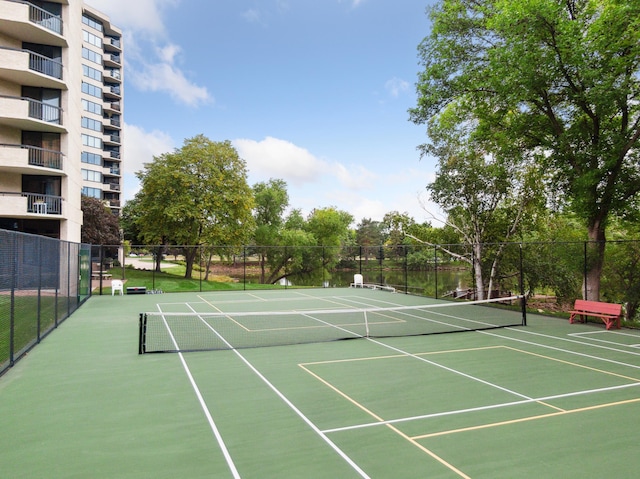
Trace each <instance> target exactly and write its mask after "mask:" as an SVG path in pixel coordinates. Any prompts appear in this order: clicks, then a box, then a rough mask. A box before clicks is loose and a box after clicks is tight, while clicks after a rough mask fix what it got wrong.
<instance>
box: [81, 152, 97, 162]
mask: <svg viewBox="0 0 640 479" xmlns="http://www.w3.org/2000/svg"><path fill="white" fill-rule="evenodd" d="M81 158H82V162H83V163H88V164H90V165H102V156H100V155H98V154H96V153H90V152H88V151H83V152H82V156H81Z"/></svg>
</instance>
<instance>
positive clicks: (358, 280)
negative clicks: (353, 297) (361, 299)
mask: <svg viewBox="0 0 640 479" xmlns="http://www.w3.org/2000/svg"><path fill="white" fill-rule="evenodd" d="M353 287H354V288H364V279H363V278H362V275H361V274H354V275H353Z"/></svg>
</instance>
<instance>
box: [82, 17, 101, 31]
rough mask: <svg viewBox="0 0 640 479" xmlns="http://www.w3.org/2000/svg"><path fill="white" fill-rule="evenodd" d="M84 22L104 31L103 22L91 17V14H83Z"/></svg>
mask: <svg viewBox="0 0 640 479" xmlns="http://www.w3.org/2000/svg"><path fill="white" fill-rule="evenodd" d="M82 23H84V24H85V25H88V26H90V27H91V28H94V29H96V30H98V31H99V32H102V31H103V28H102V22H100V21H98V20H96V19H95V18H93V17H90V16H89V15H82Z"/></svg>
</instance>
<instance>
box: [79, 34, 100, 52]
mask: <svg viewBox="0 0 640 479" xmlns="http://www.w3.org/2000/svg"><path fill="white" fill-rule="evenodd" d="M82 39H83V40H84V41H85V42H87V43H88V44H89V45H93V46H94V47H98V48H102V38H100V37H99V36H97V35H94V34H93V33H90V32H88V31H86V30H82Z"/></svg>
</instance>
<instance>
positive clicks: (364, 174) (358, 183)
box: [331, 163, 377, 190]
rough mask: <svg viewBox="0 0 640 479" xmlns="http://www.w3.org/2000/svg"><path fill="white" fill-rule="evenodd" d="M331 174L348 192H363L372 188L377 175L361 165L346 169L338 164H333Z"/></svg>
mask: <svg viewBox="0 0 640 479" xmlns="http://www.w3.org/2000/svg"><path fill="white" fill-rule="evenodd" d="M331 174H333V175H335V176H336V178H337V179H338V181H340V184H342V185H343V186H344V187H345V188H347V189H349V190H364V189H371V188H373V183H374V181H375V180H376V178H377V175H376V174H375V173H373V172H371V171H369V170H367V169H366V168H365V167H364V166H362V165H355V166H351V167H350V168H347V167H346V166H344V165H342V164H340V163H334V165H333V171H332V172H331Z"/></svg>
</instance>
